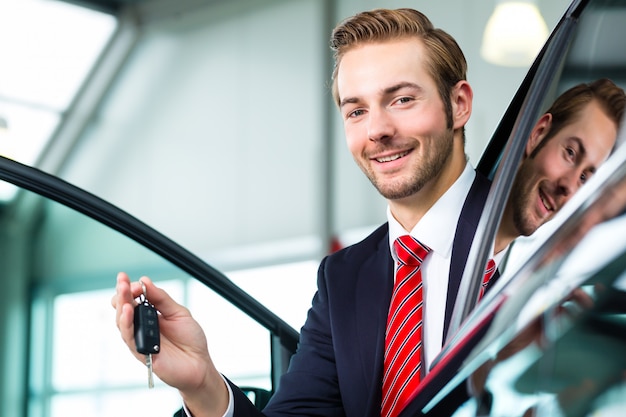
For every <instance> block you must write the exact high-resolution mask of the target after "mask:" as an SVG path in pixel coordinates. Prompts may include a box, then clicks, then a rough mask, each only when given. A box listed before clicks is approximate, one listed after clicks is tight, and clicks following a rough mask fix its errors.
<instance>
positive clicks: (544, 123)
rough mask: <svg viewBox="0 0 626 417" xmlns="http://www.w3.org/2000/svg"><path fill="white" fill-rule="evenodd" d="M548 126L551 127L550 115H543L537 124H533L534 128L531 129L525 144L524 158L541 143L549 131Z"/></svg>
mask: <svg viewBox="0 0 626 417" xmlns="http://www.w3.org/2000/svg"><path fill="white" fill-rule="evenodd" d="M550 126H552V114H551V113H545V114H544V115H543V116H541V118H540V119H539V120H538V121H537V123H535V127H533V130H532V131H531V132H530V136H529V137H528V142H526V155H525V156H526V157H528V155H530V154H531V153H532V152H533V150H534V149H535V148H536V147H537V145H539V144H540V143H541V141H542V140H543V138H545V137H546V135H547V134H548V132H549V131H550Z"/></svg>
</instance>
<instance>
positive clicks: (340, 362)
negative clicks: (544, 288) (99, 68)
mask: <svg viewBox="0 0 626 417" xmlns="http://www.w3.org/2000/svg"><path fill="white" fill-rule="evenodd" d="M331 45H332V48H333V50H334V52H335V62H336V65H335V71H334V74H333V95H334V98H335V100H336V103H337V105H338V107H339V110H340V112H341V115H342V118H343V121H344V127H345V133H346V139H347V144H348V148H349V149H350V151H351V153H352V155H353V157H354V159H355V161H356V163H357V164H358V165H359V167H360V168H361V169H362V170H363V171H364V173H365V174H366V175H367V177H368V178H369V179H370V181H371V182H372V183H373V184H374V186H375V187H376V188H377V189H378V191H379V192H380V193H381V194H382V195H383V196H384V197H385V198H386V200H387V201H388V210H387V215H388V223H386V224H384V225H383V226H381V227H380V228H379V229H377V230H376V231H374V232H373V233H372V234H371V235H370V236H369V237H367V238H366V239H364V240H363V241H362V242H360V243H358V244H356V245H354V246H351V247H349V248H346V249H344V250H341V251H339V252H337V253H335V254H333V255H331V256H329V257H327V258H325V259H324V260H323V261H322V264H321V266H320V269H319V276H318V291H317V293H316V295H315V297H314V300H313V305H312V307H311V309H310V311H309V315H308V318H307V321H306V323H305V325H304V327H303V328H302V330H301V337H300V343H299V347H298V352H297V353H296V355H295V356H294V357H293V358H292V361H291V364H290V368H289V371H288V373H287V374H286V375H285V376H284V377H283V379H282V380H281V383H280V387H279V389H278V391H277V392H276V394H275V395H274V396H273V398H272V400H271V401H270V403H269V404H268V406H267V407H266V409H265V410H264V414H265V415H268V416H279V415H303V416H359V417H362V416H380V415H381V411H382V412H383V414H384V415H389V416H396V415H398V414H399V413H401V412H402V410H403V408H404V407H405V406H406V404H407V403H410V401H411V399H412V397H411V393H409V395H408V397H403V398H402V399H401V400H399V402H398V401H396V402H394V400H393V398H392V400H391V402H392V403H394V404H400V406H399V407H398V408H394V405H392V406H389V407H388V406H387V405H386V404H388V402H387V400H386V399H387V398H390V397H389V395H390V394H387V391H385V393H383V390H384V389H385V388H384V386H385V384H386V383H385V382H384V380H385V378H386V377H385V375H388V374H389V372H387V368H386V363H387V359H388V356H386V354H385V349H386V344H387V341H386V336H387V335H388V334H389V333H390V331H389V330H388V329H387V322H388V314H389V313H390V305H391V303H392V292H393V291H394V280H396V278H397V276H396V272H394V264H396V263H397V262H396V261H398V256H399V255H398V253H397V251H398V249H396V245H395V244H394V242H395V241H396V238H398V237H400V236H406V235H411V236H413V237H414V238H415V239H417V240H419V241H420V242H421V244H423V245H424V246H427V247H428V250H429V251H427V256H425V259H423V262H422V264H421V267H420V268H421V270H420V274H421V276H422V279H423V284H420V288H421V292H422V293H423V301H422V302H421V303H420V309H421V310H420V311H421V314H422V315H423V317H422V319H423V320H422V322H423V323H422V326H421V329H422V330H423V335H422V338H421V339H420V342H419V343H418V345H417V346H418V348H419V349H421V352H419V353H420V355H417V356H419V357H420V360H421V362H419V365H418V366H417V367H415V368H411V369H417V370H419V372H418V373H416V375H414V379H412V378H409V379H408V380H409V381H411V380H415V379H416V380H417V381H418V382H419V378H421V377H422V376H424V375H425V373H426V372H425V370H426V369H428V367H429V365H430V363H431V362H432V360H433V359H434V357H435V356H436V355H437V354H438V352H439V351H440V349H441V346H442V343H443V340H444V337H445V334H446V332H447V325H448V322H449V320H450V315H451V313H452V308H453V306H454V301H455V299H456V294H457V290H458V286H459V282H460V279H461V275H462V272H463V268H464V265H465V261H466V259H465V257H466V256H467V255H466V254H467V252H468V249H469V245H470V244H471V240H472V237H473V235H474V233H475V229H476V225H477V223H478V219H479V217H480V213H481V211H482V207H483V205H484V201H485V199H486V196H487V193H488V189H489V182H488V181H487V180H486V179H485V178H484V177H482V176H481V175H479V174H477V173H476V172H475V171H474V170H473V169H472V168H471V167H470V166H469V164H467V162H466V157H465V153H464V126H465V124H466V123H467V121H468V119H469V117H470V114H471V110H472V97H473V94H472V89H471V87H470V85H469V84H468V82H467V81H466V63H465V58H464V56H463V53H462V51H461V50H460V48H459V47H458V45H457V44H456V42H455V41H454V40H453V39H452V38H451V37H450V36H449V35H448V34H446V33H445V32H443V31H441V30H439V29H435V28H433V27H432V24H431V23H430V21H429V20H428V19H427V18H426V17H425V16H424V15H422V14H421V13H419V12H417V11H415V10H410V9H400V10H375V11H371V12H364V13H360V14H358V15H356V16H354V17H352V18H350V19H347V20H346V21H344V22H342V23H341V24H340V25H339V26H338V27H337V28H336V29H335V31H334V32H333V36H332V41H331ZM397 274H398V276H399V275H400V272H397ZM142 281H143V283H144V284H145V286H146V289H147V293H148V294H149V299H150V301H151V302H152V303H154V305H155V306H156V308H157V309H158V310H159V311H160V312H161V316H160V326H161V341H162V343H161V352H160V354H159V355H156V356H155V357H154V371H155V372H156V374H157V375H159V377H160V378H161V379H162V380H163V381H164V382H166V383H167V384H169V385H172V386H174V387H176V388H178V389H179V391H180V393H181V395H182V397H183V400H184V403H185V405H186V408H187V409H188V411H189V412H190V414H192V415H193V416H194V417H202V416H222V415H225V414H224V413H226V415H233V414H234V415H236V416H243V415H260V413H259V412H258V411H257V410H255V409H254V407H253V406H252V404H250V403H249V402H248V401H247V399H246V398H244V395H243V393H242V392H241V391H239V390H238V389H237V387H236V386H234V385H233V384H232V383H230V382H229V381H227V380H226V383H225V382H224V381H225V379H224V378H223V377H222V376H221V375H220V374H219V372H218V371H217V369H215V367H214V366H213V364H212V361H211V358H210V355H209V353H208V350H207V346H206V338H205V336H204V334H203V333H202V330H201V329H200V326H199V325H198V324H197V323H196V322H195V321H194V320H193V319H192V318H191V316H190V314H189V312H188V311H187V309H185V308H184V307H182V306H180V305H179V304H177V303H176V302H174V301H173V300H172V299H171V298H170V297H169V296H168V295H167V294H166V293H165V292H163V291H162V290H161V289H159V288H157V287H156V286H154V284H153V283H152V282H151V281H150V280H149V279H148V278H142ZM141 292H142V289H141V287H140V285H139V283H133V284H132V285H131V283H130V281H129V278H128V276H127V275H126V274H124V273H121V274H119V276H118V285H117V294H116V295H115V296H114V298H113V300H112V303H113V305H114V306H115V307H116V311H117V314H116V318H117V324H118V327H119V328H120V332H121V334H122V337H123V339H124V341H125V342H126V343H127V344H128V346H129V347H130V349H131V350H132V351H133V352H134V353H135V355H136V356H137V358H138V359H141V360H143V359H144V358H143V356H142V355H138V354H136V352H135V344H134V339H133V326H132V321H133V317H132V316H133V298H134V297H136V296H138V295H139V294H140V293H141ZM389 321H391V320H389ZM420 331H421V330H420ZM399 391H400V392H406V391H408V390H399ZM394 395H395V394H394Z"/></svg>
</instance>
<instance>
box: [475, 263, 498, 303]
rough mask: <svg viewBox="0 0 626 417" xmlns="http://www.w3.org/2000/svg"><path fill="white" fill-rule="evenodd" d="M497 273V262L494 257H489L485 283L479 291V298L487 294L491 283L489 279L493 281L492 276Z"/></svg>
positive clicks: (484, 276) (484, 277) (484, 278)
mask: <svg viewBox="0 0 626 417" xmlns="http://www.w3.org/2000/svg"><path fill="white" fill-rule="evenodd" d="M495 273H496V263H495V262H494V260H493V259H489V261H487V267H486V268H485V275H483V283H482V285H481V286H480V292H479V293H478V299H479V300H480V299H481V298H483V295H485V290H487V285H489V281H491V277H493V274H495Z"/></svg>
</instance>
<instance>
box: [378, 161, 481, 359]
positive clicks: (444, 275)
mask: <svg viewBox="0 0 626 417" xmlns="http://www.w3.org/2000/svg"><path fill="white" fill-rule="evenodd" d="M475 176H476V172H475V171H474V169H473V168H472V166H471V165H470V164H469V163H467V164H466V165H465V169H464V170H463V173H462V174H461V176H460V177H459V178H458V179H457V180H456V182H455V183H454V184H452V186H451V187H450V188H449V189H448V191H446V193H445V194H444V195H443V196H441V198H439V200H438V201H437V202H436V203H435V204H434V205H433V206H432V207H431V208H430V209H429V210H428V211H427V212H426V214H425V215H424V217H422V219H421V220H420V221H419V223H418V224H416V225H415V227H414V228H413V230H410V231H406V230H404V228H403V227H402V226H401V225H400V223H398V221H397V220H396V219H395V218H394V217H393V214H392V213H391V210H390V209H389V207H388V208H387V220H388V221H389V247H390V250H391V255H392V256H393V259H394V261H396V262H397V260H398V258H397V255H396V253H395V250H394V249H393V242H394V241H395V240H396V239H397V238H398V237H400V236H402V235H406V234H410V235H411V236H413V237H414V238H416V239H417V240H419V241H420V242H421V243H423V244H424V245H426V246H428V247H429V248H431V249H432V251H431V252H430V254H429V255H428V257H427V258H426V260H425V261H424V263H423V264H422V267H421V268H422V281H423V288H424V289H423V291H424V311H423V328H424V333H423V345H424V361H425V362H426V364H425V365H426V369H427V370H428V369H429V368H430V365H431V364H432V362H433V360H434V358H435V357H436V356H437V354H439V352H440V351H441V348H442V345H443V322H444V319H445V314H446V300H447V297H448V276H449V274H450V260H451V257H452V244H453V242H454V234H455V232H456V226H457V223H458V220H459V216H460V215H461V210H462V209H463V204H464V203H465V198H466V197H467V194H468V193H469V190H470V188H471V187H472V183H473V181H474V177H475Z"/></svg>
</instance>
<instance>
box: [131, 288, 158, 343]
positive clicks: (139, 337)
mask: <svg viewBox="0 0 626 417" xmlns="http://www.w3.org/2000/svg"><path fill="white" fill-rule="evenodd" d="M160 343H161V337H160V333H159V318H158V315H157V311H156V309H155V308H154V306H153V305H152V304H150V303H149V302H148V300H147V299H145V298H144V300H143V301H142V302H140V303H139V304H137V306H136V307H135V345H136V346H137V352H139V353H142V354H144V355H150V354H154V353H159V350H160V349H161V346H160Z"/></svg>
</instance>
